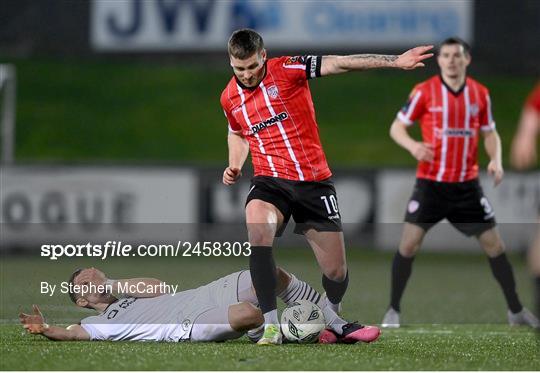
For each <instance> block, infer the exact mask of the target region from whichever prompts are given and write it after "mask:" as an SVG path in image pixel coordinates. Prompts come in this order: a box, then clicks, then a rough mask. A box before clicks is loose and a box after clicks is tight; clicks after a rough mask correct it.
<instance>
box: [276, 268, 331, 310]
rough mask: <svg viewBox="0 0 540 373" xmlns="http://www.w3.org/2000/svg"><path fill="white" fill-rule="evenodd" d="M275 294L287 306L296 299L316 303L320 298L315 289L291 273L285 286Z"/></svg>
mask: <svg viewBox="0 0 540 373" xmlns="http://www.w3.org/2000/svg"><path fill="white" fill-rule="evenodd" d="M277 296H278V298H279V299H281V300H282V301H283V302H284V303H285V304H286V305H287V306H290V305H291V304H293V303H294V302H296V301H297V300H303V299H305V300H309V301H310V302H313V303H315V304H317V303H319V301H320V299H321V294H319V292H318V291H317V290H315V289H313V288H312V287H311V286H310V285H309V284H308V283H306V282H304V281H302V280H299V279H298V278H296V276H295V275H293V274H291V281H290V282H289V285H288V286H287V288H286V289H285V290H283V291H282V292H281V293H279V294H278V295H277Z"/></svg>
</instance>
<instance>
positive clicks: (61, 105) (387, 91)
mask: <svg viewBox="0 0 540 373" xmlns="http://www.w3.org/2000/svg"><path fill="white" fill-rule="evenodd" d="M428 3H429V4H428ZM310 17H314V18H313V19H312V18H310ZM539 19H540V2H538V1H534V0H530V1H517V2H506V1H503V0H497V1H481V0H478V1H432V2H422V1H406V2H389V1H382V2H380V1H379V2H374V1H359V2H347V1H337V2H329V1H314V2H303V3H300V2H273V1H258V2H252V1H244V0H231V1H190V0H178V1H172V0H171V1H167V0H164V1H159V0H156V1H137V0H127V1H116V2H112V1H99V0H93V1H88V2H86V1H67V0H66V1H63V0H43V1H31V0H23V1H15V0H7V1H3V2H2V3H1V4H0V63H1V64H2V68H1V69H0V89H1V91H0V92H1V94H2V99H3V101H2V106H1V109H2V113H3V118H5V117H6V116H7V117H9V111H10V110H11V109H15V114H16V115H15V118H16V119H15V121H14V124H15V126H14V131H13V132H11V133H10V132H9V131H7V132H6V131H5V128H6V126H7V127H9V123H8V124H6V119H4V121H3V122H2V125H3V132H2V146H3V149H2V154H3V159H2V166H1V170H0V172H1V180H0V184H1V191H0V198H1V219H2V220H1V221H0V224H1V225H0V226H1V229H2V234H1V236H2V237H1V239H0V241H1V242H0V243H1V247H0V252H1V255H2V265H1V268H2V271H1V272H2V274H1V276H2V295H1V298H2V299H1V303H2V309H1V311H0V319H1V320H2V323H3V324H5V325H2V327H3V329H2V355H4V357H5V359H2V360H3V361H4V364H5V365H3V366H2V368H10V369H15V368H14V367H17V366H19V365H17V364H21V362H20V361H19V360H18V359H17V356H19V355H18V354H20V353H21V350H20V349H18V348H17V347H13V346H14V345H15V346H18V345H19V344H20V346H24V347H19V348H29V347H28V346H26V345H24V342H25V339H24V336H21V335H20V333H18V332H17V331H16V329H15V328H14V327H13V323H14V322H15V321H16V314H17V312H18V311H19V310H20V309H21V308H28V306H29V305H30V304H32V303H39V304H41V305H43V307H42V308H43V311H44V312H45V314H46V315H47V316H48V317H49V320H50V321H51V322H59V323H67V322H71V321H74V320H77V319H78V318H80V317H84V315H85V312H84V311H78V310H75V309H74V308H73V307H72V306H71V305H70V303H69V299H67V297H66V296H65V295H56V296H55V297H48V296H44V295H41V294H39V282H40V281H43V279H47V280H48V281H51V282H52V281H63V280H65V279H66V277H67V276H68V274H69V273H70V271H71V270H72V269H73V268H75V267H81V266H84V265H95V266H98V267H99V268H103V269H104V270H105V271H106V273H111V275H112V276H114V277H129V276H153V277H160V278H163V279H164V280H167V282H178V283H180V284H181V287H192V286H196V285H199V284H201V283H204V282H206V281H210V280H212V279H215V278H216V277H218V276H221V275H224V274H226V273H228V272H231V271H234V270H237V269H239V268H244V267H245V266H247V260H246V259H245V258H242V257H240V258H173V259H171V258H127V259H122V260H121V259H112V260H105V261H101V260H95V259H91V258H60V259H59V260H58V261H51V260H49V259H48V258H42V257H40V256H39V255H40V254H39V248H40V246H41V245H42V244H45V243H75V242H76V243H86V242H105V241H107V240H116V241H122V242H124V243H126V242H137V243H140V242H144V243H159V242H165V243H169V242H176V241H178V240H182V241H192V242H196V241H224V240H234V241H243V240H245V239H246V233H245V229H244V227H243V225H242V222H243V201H244V198H245V195H246V193H247V189H248V186H249V176H250V170H249V167H248V168H246V170H245V171H244V178H243V180H242V182H241V183H240V184H239V185H237V186H235V187H233V188H226V187H224V186H222V185H221V174H222V170H223V168H224V167H225V165H226V161H227V148H226V122H225V119H224V117H223V114H222V110H221V108H220V105H219V95H220V93H221V90H222V89H223V87H224V86H225V84H226V83H227V81H228V79H230V76H231V71H230V68H229V66H228V58H227V55H226V49H225V45H226V40H227V38H228V35H229V34H230V32H231V31H232V30H233V29H235V28H237V27H241V26H249V27H253V28H255V29H257V30H259V31H260V32H261V33H262V35H263V37H265V39H266V44H267V48H268V49H269V54H270V56H278V55H282V54H303V53H310V54H315V53H325V54H330V53H361V52H376V53H392V54H397V53H400V52H402V51H404V50H406V49H407V48H409V47H411V46H413V45H416V44H421V43H434V44H436V43H437V42H439V41H441V40H442V39H444V38H445V37H447V36H450V35H459V36H462V37H463V38H464V39H466V40H468V41H469V42H471V44H472V46H473V64H472V66H471V68H470V70H469V71H470V74H471V75H472V76H473V77H475V78H477V79H478V80H480V81H481V82H483V83H484V84H486V85H487V86H488V87H489V88H490V91H491V95H492V101H493V112H494V116H495V119H496V121H497V126H498V131H499V133H500V135H501V138H502V142H503V152H504V153H503V154H504V164H505V166H506V168H507V176H506V179H505V181H504V182H503V184H502V185H501V186H500V187H498V188H497V189H493V188H492V187H491V185H490V181H489V180H488V179H487V178H486V177H485V175H483V176H482V178H483V179H484V182H483V184H484V188H485V190H486V193H487V194H488V197H489V198H490V201H491V202H492V204H493V205H494V208H495V211H496V214H497V218H498V221H499V222H500V223H501V224H500V228H501V231H502V234H503V238H504V239H505V241H506V242H507V245H508V248H509V250H510V251H511V252H512V256H511V260H512V262H513V264H514V266H515V268H514V269H515V272H516V277H517V281H518V287H519V290H520V294H521V297H522V298H523V300H524V303H525V304H526V305H528V306H531V305H532V299H531V296H530V295H531V286H530V280H529V276H528V273H527V270H526V265H525V262H524V255H523V253H524V250H525V249H526V247H527V244H528V242H529V239H530V236H531V233H532V231H533V230H534V226H535V214H536V211H535V209H534V206H536V205H538V203H539V200H540V173H539V171H538V170H533V171H532V172H529V173H526V174H518V173H513V172H511V170H510V168H509V165H508V151H509V146H510V142H511V139H512V136H513V133H514V131H515V127H516V123H517V121H518V119H519V113H520V111H521V107H522V104H523V101H524V99H525V97H526V95H527V93H528V92H529V91H530V89H531V88H532V87H533V85H534V83H535V81H536V80H537V79H538V77H539V76H540V63H539V61H540V49H539V48H538V40H540V30H539V29H538V20H539ZM313 20H314V21H313ZM312 21H313V22H312ZM267 36H268V37H267ZM8 65H9V66H12V67H15V75H10V74H9V71H8V70H7V69H6V66H8ZM436 71H437V68H436V61H435V60H431V61H429V62H428V66H427V67H426V68H425V69H423V70H421V71H413V72H403V71H397V72H396V71H376V72H361V73H354V74H346V75H344V76H337V77H332V78H323V79H318V80H316V81H313V82H312V83H311V84H310V86H311V89H312V95H313V99H314V103H315V107H316V110H317V119H318V123H319V129H320V132H321V139H322V142H323V146H324V148H325V151H326V154H327V158H328V160H329V163H330V166H331V168H332V169H333V171H334V173H335V180H336V185H337V188H338V193H339V199H340V208H341V211H342V215H343V220H344V222H345V223H346V225H345V229H346V239H347V244H348V248H349V254H348V256H349V261H350V267H351V274H352V277H351V278H352V279H351V287H350V290H349V293H348V299H347V301H346V303H345V314H346V316H350V317H355V318H360V319H361V321H362V322H369V323H378V322H380V318H381V317H382V315H383V313H384V310H385V307H386V306H387V301H388V292H389V270H390V263H391V255H392V252H393V251H394V250H395V247H396V243H397V241H398V239H399V234H400V228H401V226H400V222H401V219H402V216H403V212H404V208H405V204H406V202H407V198H408V197H409V194H410V192H411V190H412V183H413V182H414V165H415V162H414V159H413V158H412V157H411V156H410V155H409V154H407V153H406V152H405V151H404V150H402V149H400V148H399V147H398V146H397V145H395V144H394V143H393V142H392V141H391V139H390V138H389V136H388V130H389V126H390V123H391V122H392V120H393V118H394V115H395V113H396V111H397V110H398V109H399V108H400V107H401V105H403V103H404V101H405V100H406V97H407V95H408V93H409V91H410V89H411V88H412V86H413V85H414V84H415V83H416V82H418V81H420V80H423V79H426V78H427V77H429V76H430V75H432V74H434V73H436ZM14 82H16V83H15V84H13V83H14ZM12 87H15V88H16V102H14V101H12V100H11V98H10V95H11V93H10V92H12V91H11V88H12ZM6 113H7V114H6ZM8 122H9V118H8ZM415 131H416V132H415V133H416V134H417V135H418V131H417V128H416V129H415ZM10 139H13V140H14V142H13V153H11V155H12V158H13V159H12V160H11V159H10V152H9V151H8V150H9V144H10V142H9V141H10ZM480 162H481V165H482V166H483V167H484V168H485V165H486V164H487V162H486V157H485V154H484V153H483V150H482V149H480ZM248 163H249V162H248ZM276 247H278V250H277V254H276V255H277V260H278V262H279V263H280V264H281V265H283V266H284V267H285V268H287V269H290V270H292V271H294V272H295V273H298V274H299V275H301V276H302V277H303V278H306V279H307V280H309V281H311V282H312V283H314V284H316V285H319V282H320V279H319V275H318V273H317V268H316V264H315V261H314V259H313V256H312V254H311V253H310V251H309V250H308V249H307V245H306V244H305V242H304V241H303V240H302V239H301V238H300V237H295V236H293V235H292V234H291V232H289V233H288V234H285V237H284V238H282V239H280V240H278V241H277V244H276ZM279 248H283V250H280V249H279ZM432 251H438V252H436V253H434V252H432ZM415 267H416V268H415V272H414V274H413V277H412V279H411V282H410V284H409V287H408V290H407V294H406V295H405V297H404V302H403V303H404V304H403V308H404V309H405V310H406V320H407V322H408V323H410V324H416V325H425V324H437V325H447V324H449V325H455V324H461V325H473V324H474V325H476V324H482V325H492V324H501V325H498V326H494V327H493V328H495V330H496V333H499V332H500V334H504V333H507V330H506V329H502V328H503V325H504V323H505V306H504V301H503V297H502V295H501V294H500V291H499V289H498V287H497V284H496V283H495V281H494V280H493V279H492V278H491V274H490V272H489V267H488V265H487V262H486V260H485V258H484V257H483V255H482V254H481V253H480V252H479V250H478V248H477V244H476V242H474V241H472V240H469V239H465V238H463V237H461V236H459V234H457V233H456V232H454V231H453V230H452V229H451V228H450V227H448V226H447V225H444V224H443V225H441V226H439V227H437V228H436V231H435V232H433V234H431V235H430V236H429V237H428V239H427V240H426V243H425V245H424V248H423V249H422V252H421V253H420V255H419V257H418V259H417V261H416V264H415ZM493 328H492V329H491V330H493ZM497 328H499V329H497ZM394 333H398V334H394V335H390V336H391V337H392V336H393V337H396V338H398V340H399V338H412V339H414V338H413V337H412V335H408V334H399V333H400V332H394ZM443 334H444V333H443ZM512 336H513V338H516V339H515V341H518V342H517V343H518V344H517V347H516V348H517V350H516V351H514V352H513V353H512V354H513V356H511V357H509V356H507V357H506V359H507V364H510V365H503V367H505V368H506V369H513V368H517V367H519V366H521V367H524V368H528V369H538V367H539V363H538V360H537V359H533V358H532V357H529V358H528V357H527V356H528V355H527V353H528V351H530V348H531V346H532V348H533V349H534V341H532V339H531V338H532V336H531V335H530V334H527V333H526V332H522V333H514V334H513V335H512ZM435 337H437V338H438V337H440V334H437V333H436V332H435V334H434V338H435ZM486 338H489V337H486ZM13 341H15V342H13ZM386 341H388V343H391V340H386ZM394 341H395V338H394ZM531 341H532V342H531ZM471 343H472V341H471ZM490 343H495V344H496V343H501V345H504V344H505V340H504V339H503V340H499V341H495V342H494V341H493V340H490ZM520 343H522V344H520ZM531 343H532V345H531ZM387 348H388V350H389V351H392V352H393V353H395V350H392V346H387ZM470 348H471V347H470V346H467V345H464V346H463V350H464V351H466V350H467V349H470ZM61 353H62V351H60V352H57V351H51V352H49V354H50V355H48V356H49V357H50V356H56V355H55V354H60V355H61ZM520 353H521V354H525V355H526V356H525V357H523V356H522V355H520ZM404 355H405V352H404ZM42 358H43V356H42ZM479 359H480V360H481V357H480V358H479ZM512 359H513V360H512ZM450 360H451V359H450ZM502 360H504V359H502ZM124 363H125V362H124ZM372 363H374V362H372ZM417 363H418V362H417ZM455 363H456V364H457V365H451V364H450V365H448V364H446V365H444V366H443V367H453V368H454V369H463V368H466V367H469V368H472V369H477V368H482V367H491V368H492V369H497V368H499V367H500V366H499V365H489V364H488V365H486V363H485V362H484V363H483V364H484V365H478V364H477V365H474V364H472V365H469V366H467V365H459V361H457V362H455ZM25 364H26V365H23V368H26V369H29V368H33V369H47V368H49V369H52V368H55V367H56V369H58V366H57V365H54V364H53V363H51V362H50V361H48V362H46V361H45V359H41V360H38V361H34V362H25ZM71 364H72V365H69V367H70V369H78V368H77V367H78V365H76V363H75V362H74V361H71ZM396 364H398V365H384V364H383V365H376V364H375V365H373V364H372V365H369V366H370V367H372V368H373V369H378V368H386V369H394V368H400V369H419V366H418V365H415V364H412V363H411V364H412V365H407V364H406V363H405V362H398V363H396ZM426 364H429V359H427V358H426ZM511 364H514V365H511ZM520 364H522V365H520ZM123 366H124V367H125V369H139V368H141V369H157V368H161V369H168V368H167V366H166V365H160V364H159V363H158V362H156V361H154V360H153V359H152V357H151V356H148V358H147V359H146V360H144V361H143V360H141V361H140V362H139V364H138V365H137V364H135V365H133V364H131V365H130V364H128V365H123ZM227 366H228V367H229V368H230V369H244V368H246V367H247V368H251V369H255V368H258V365H257V363H254V364H252V365H250V363H249V361H248V364H247V365H246V364H244V365H242V364H240V365H238V364H237V365H227ZM96 367H97V368H99V367H100V366H99V365H96V366H92V365H90V368H91V369H93V368H96ZM182 367H183V366H182V365H180V366H178V365H173V366H171V368H170V369H182ZM187 367H190V368H191V369H198V368H204V369H212V367H213V366H208V365H204V364H202V365H201V364H197V363H194V365H191V366H189V365H187ZM321 367H323V369H324V367H325V366H321V365H319V366H318V368H319V369H321ZM426 367H429V365H427V366H426ZM431 367H432V368H433V369H438V368H441V366H437V365H432V366H431ZM214 368H215V367H214ZM288 368H289V369H302V368H304V369H309V366H307V367H306V366H305V365H303V366H302V365H298V367H297V366H295V365H294V364H293V365H289V366H288ZM330 368H332V367H330ZM106 369H110V368H106ZM215 369H217V368H215Z"/></svg>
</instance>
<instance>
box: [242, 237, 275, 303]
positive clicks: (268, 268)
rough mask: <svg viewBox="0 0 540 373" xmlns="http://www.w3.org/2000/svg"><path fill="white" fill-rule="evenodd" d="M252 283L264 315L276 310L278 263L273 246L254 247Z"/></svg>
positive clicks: (252, 249)
mask: <svg viewBox="0 0 540 373" xmlns="http://www.w3.org/2000/svg"><path fill="white" fill-rule="evenodd" d="M249 270H250V273H251V282H253V287H254V288H255V293H257V300H258V301H259V306H260V307H261V311H262V313H263V314H265V313H267V312H270V311H272V310H275V309H276V308H277V306H276V282H277V280H276V263H275V262H274V257H273V256H272V247H271V246H252V247H251V255H250V257H249Z"/></svg>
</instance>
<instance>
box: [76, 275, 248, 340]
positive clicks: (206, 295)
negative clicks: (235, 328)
mask: <svg viewBox="0 0 540 373" xmlns="http://www.w3.org/2000/svg"><path fill="white" fill-rule="evenodd" d="M239 274H240V272H237V273H233V274H231V275H228V276H226V277H223V278H220V279H219V280H216V281H214V282H212V283H210V284H208V285H204V286H201V287H199V288H197V289H191V290H186V291H182V292H179V293H176V294H174V295H173V294H165V295H161V296H159V297H155V298H133V297H129V298H123V299H120V300H118V301H117V302H114V303H112V304H111V305H109V307H107V309H106V310H105V311H103V312H102V313H101V314H99V315H97V316H90V317H87V318H85V319H83V320H82V321H81V326H82V327H83V328H84V329H85V330H86V331H87V332H88V334H89V335H90V339H91V340H110V341H123V340H136V341H163V342H177V341H180V340H188V339H189V337H190V333H191V328H192V327H193V323H194V321H195V320H196V319H197V317H199V316H200V315H202V314H203V313H205V312H207V311H209V310H211V309H213V308H216V307H218V306H224V305H230V304H235V303H237V302H238V298H237V282H238V277H239Z"/></svg>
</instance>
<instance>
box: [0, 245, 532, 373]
mask: <svg viewBox="0 0 540 373" xmlns="http://www.w3.org/2000/svg"><path fill="white" fill-rule="evenodd" d="M348 259H349V263H350V270H351V283H350V287H349V291H348V293H347V297H346V300H345V302H344V314H345V316H346V317H347V318H349V319H355V320H356V319H358V320H359V321H361V322H364V323H378V322H380V318H381V317H382V315H383V313H384V311H385V308H386V305H387V302H388V291H389V290H388V286H389V271H390V263H391V254H388V253H379V252H373V251H366V250H358V249H350V250H349V253H348ZM510 259H511V261H512V263H513V264H514V270H515V273H516V280H517V283H518V289H519V290H520V295H521V298H522V300H523V302H524V303H525V305H526V306H528V307H531V304H532V299H531V294H532V289H531V283H530V279H529V275H528V273H527V271H526V267H525V263H524V261H523V258H522V257H520V256H517V255H512V256H511V258H510ZM277 261H278V263H279V264H280V265H283V267H284V268H286V269H288V270H290V271H292V272H294V273H296V274H297V275H298V276H300V277H302V278H303V279H306V280H308V281H309V282H310V283H312V284H313V285H314V286H316V287H317V288H319V290H320V278H319V274H318V272H317V267H316V264H315V262H314V259H313V257H312V254H311V253H310V252H309V251H308V250H277ZM84 265H95V266H99V267H100V268H102V269H104V270H105V272H106V273H108V274H110V275H111V276H112V277H118V278H119V277H124V276H127V275H129V276H155V277H159V278H161V279H163V280H165V281H167V282H169V283H171V282H177V283H179V284H180V286H181V287H182V288H189V287H193V286H196V285H199V284H202V283H205V282H207V281H210V280H212V279H215V278H216V277H219V276H222V275H225V274H227V273H229V272H232V271H235V270H238V269H240V268H243V267H245V266H246V265H247V261H246V260H245V258H242V259H214V258H204V259H203V258H201V259H192V258H182V259H180V258H175V259H169V260H164V259H154V260H152V259H146V260H140V259H137V260H130V261H129V263H126V261H119V260H109V261H104V262H98V261H91V260H89V259H85V260H67V259H64V260H58V261H56V262H50V261H46V260H44V259H42V258H37V257H35V256H33V257H32V258H30V257H5V256H4V257H3V258H2V268H1V269H2V270H1V276H2V278H1V280H2V285H1V290H2V293H1V300H2V303H1V305H2V307H1V310H0V319H1V320H2V324H1V325H0V339H1V342H0V357H1V359H0V369H2V370H539V369H540V358H539V354H538V351H539V346H540V345H539V341H540V340H539V339H538V338H539V337H538V336H537V335H536V334H535V333H534V332H533V331H531V330H530V329H528V328H525V327H516V328H512V327H509V326H508V325H506V319H505V314H506V309H505V304H504V300H503V297H502V294H501V293H500V290H499V289H498V285H497V284H496V283H495V281H494V280H493V278H492V276H491V273H490V270H489V266H488V264H487V261H486V260H485V258H484V257H483V256H482V255H480V254H478V255H476V254H473V255H462V254H431V253H420V254H419V256H418V258H417V260H416V261H415V264H414V266H415V269H414V272H413V276H412V278H411V281H410V283H409V286H408V289H407V292H406V293H405V297H404V300H403V304H402V308H403V321H404V323H406V325H405V326H404V327H402V328H400V329H398V330H384V331H383V334H382V336H381V338H380V339H379V340H378V341H377V342H375V343H372V344H369V345H368V344H356V345H331V346H322V345H283V346H277V347H260V346H256V345H253V344H251V343H250V342H249V341H248V340H247V339H246V338H243V339H240V340H237V341H230V342H226V343H209V344H191V343H142V342H52V341H48V340H46V339H45V338H43V337H41V336H31V335H27V334H25V332H24V331H23V329H22V328H21V327H20V326H19V325H17V324H16V323H15V319H16V315H17V313H18V312H19V310H21V309H26V310H29V308H30V307H31V304H32V303H37V304H39V305H40V306H41V308H42V311H43V312H44V314H45V316H46V317H47V320H48V322H49V323H55V324H64V325H65V324H68V323H71V322H74V321H77V320H78V319H80V318H82V317H85V316H86V315H88V312H87V311H85V310H77V309H75V307H74V306H72V305H71V304H70V301H69V299H67V296H65V295H58V296H54V297H48V296H44V295H40V294H39V281H40V280H44V279H46V280H48V281H62V280H66V278H67V276H69V272H70V271H71V270H72V269H73V268H74V267H78V266H84Z"/></svg>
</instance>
